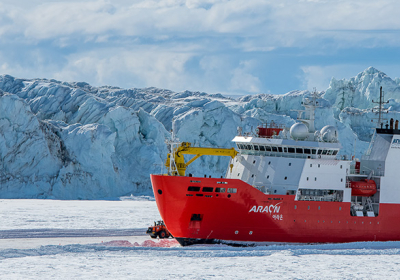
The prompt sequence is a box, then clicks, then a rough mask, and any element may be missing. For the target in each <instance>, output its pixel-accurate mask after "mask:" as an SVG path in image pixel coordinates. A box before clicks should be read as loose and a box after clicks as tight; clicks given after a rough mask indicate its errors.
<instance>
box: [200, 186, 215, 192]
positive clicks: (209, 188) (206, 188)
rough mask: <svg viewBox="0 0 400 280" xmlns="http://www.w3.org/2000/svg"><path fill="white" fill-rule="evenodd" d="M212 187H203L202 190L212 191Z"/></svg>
mask: <svg viewBox="0 0 400 280" xmlns="http://www.w3.org/2000/svg"><path fill="white" fill-rule="evenodd" d="M213 189H214V188H211V187H203V192H212V191H213Z"/></svg>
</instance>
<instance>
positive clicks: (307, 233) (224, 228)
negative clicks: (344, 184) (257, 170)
mask: <svg viewBox="0 0 400 280" xmlns="http://www.w3.org/2000/svg"><path fill="white" fill-rule="evenodd" d="M151 182H152V185H153V191H154V195H155V198H156V202H157V207H158V209H159V211H160V214H161V217H162V219H163V220H164V222H165V224H166V226H167V228H168V230H169V231H170V232H171V233H172V235H173V236H174V237H175V238H176V239H177V240H178V241H179V242H180V243H181V244H182V245H190V244H195V243H216V242H217V243H219V242H222V243H230V244H244V245H250V244H255V243H269V242H271V243H335V242H355V241H389V240H400V224H399V223H396V222H395V221H396V220H397V219H398V214H397V213H398V212H399V210H400V205H398V204H387V203H381V204H380V206H379V215H378V216H377V217H356V216H351V214H350V202H326V201H295V196H294V195H269V194H264V193H263V192H261V191H259V190H257V189H255V188H253V187H252V186H250V185H249V184H247V183H245V182H243V181H241V180H238V179H219V178H196V177H180V176H164V175H151ZM189 187H192V188H189ZM204 187H206V189H205V190H206V192H204V191H203V190H204V189H203V188H204ZM211 188H212V191H210V190H211ZM216 188H225V189H228V188H234V189H237V192H236V193H228V192H223V193H217V192H215V190H216ZM188 189H189V190H188Z"/></svg>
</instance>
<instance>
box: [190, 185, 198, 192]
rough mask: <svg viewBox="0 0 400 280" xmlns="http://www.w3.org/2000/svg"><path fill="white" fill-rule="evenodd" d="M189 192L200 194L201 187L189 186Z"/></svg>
mask: <svg viewBox="0 0 400 280" xmlns="http://www.w3.org/2000/svg"><path fill="white" fill-rule="evenodd" d="M188 191H189V192H199V191H200V187H193V186H189V187H188Z"/></svg>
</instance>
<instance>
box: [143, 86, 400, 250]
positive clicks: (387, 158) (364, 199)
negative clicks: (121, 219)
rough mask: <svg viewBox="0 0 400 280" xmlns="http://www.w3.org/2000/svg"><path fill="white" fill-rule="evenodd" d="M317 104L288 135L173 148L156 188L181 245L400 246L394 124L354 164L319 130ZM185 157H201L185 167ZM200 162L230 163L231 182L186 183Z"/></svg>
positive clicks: (399, 136)
mask: <svg viewBox="0 0 400 280" xmlns="http://www.w3.org/2000/svg"><path fill="white" fill-rule="evenodd" d="M381 93H382V92H381ZM317 97H318V96H317V94H316V93H314V94H313V95H312V96H311V97H309V98H305V100H304V102H303V105H304V107H305V110H303V111H299V116H298V121H299V122H298V123H296V124H294V125H293V126H292V127H291V128H290V130H289V129H280V128H278V127H276V126H274V127H269V126H263V127H259V129H258V135H255V136H249V135H247V136H242V135H238V136H236V137H235V138H234V139H233V142H235V143H236V145H237V148H238V151H236V150H235V149H212V148H196V147H191V146H190V144H188V143H182V144H181V145H178V144H174V145H171V153H170V154H169V156H168V159H167V163H166V165H167V167H168V174H164V175H151V182H152V186H153V191H154V195H155V198H156V202H157V206H158V209H159V211H160V214H161V217H162V219H163V220H164V222H165V224H166V226H167V228H168V230H169V231H170V232H171V233H172V235H173V236H174V237H175V238H176V239H177V240H178V242H179V243H180V244H181V245H183V246H186V245H191V244H201V243H225V244H231V245H255V244H268V243H326V242H353V241H387V240H400V223H397V222H396V221H397V220H398V219H399V217H400V214H399V213H400V187H399V183H398V180H399V179H398V178H399V171H398V170H399V164H398V159H399V158H400V130H398V127H397V122H396V127H395V128H393V121H391V125H390V127H389V126H386V128H382V125H381V127H380V128H377V129H376V131H375V133H374V135H373V138H372V141H371V144H370V147H369V149H368V150H367V152H366V154H365V155H364V156H363V157H362V158H361V160H360V161H357V162H353V161H351V160H348V159H347V158H346V157H345V156H339V155H338V153H339V150H340V148H341V145H340V144H339V142H338V132H337V130H336V128H335V127H333V126H325V127H324V128H322V129H321V130H320V131H318V130H315V128H314V116H315V115H314V111H315V108H316V107H317V106H318V101H317ZM379 108H380V109H381V108H382V103H381V104H380V107H379ZM380 115H381V114H380ZM379 123H381V119H379ZM260 128H261V129H260ZM267 128H271V129H269V130H268V129H267ZM185 154H192V155H195V157H194V158H192V159H191V160H190V161H188V162H185V160H184V155H185ZM201 155H222V156H230V157H231V161H230V166H229V168H228V170H227V173H226V176H225V178H203V177H191V176H190V174H189V176H186V174H185V170H186V167H187V166H188V165H189V164H190V163H191V162H193V160H195V159H196V158H198V157H199V156H201Z"/></svg>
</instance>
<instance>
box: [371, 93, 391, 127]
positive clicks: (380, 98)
mask: <svg viewBox="0 0 400 280" xmlns="http://www.w3.org/2000/svg"><path fill="white" fill-rule="evenodd" d="M384 99H385V98H384V95H383V90H382V87H381V89H380V95H379V102H375V101H374V100H372V103H376V104H379V105H378V107H375V108H372V112H373V113H378V125H380V126H381V128H383V122H382V120H383V119H382V114H383V113H388V111H389V110H388V109H384V108H383V104H387V103H389V101H386V102H385V101H384ZM376 110H378V111H376Z"/></svg>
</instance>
